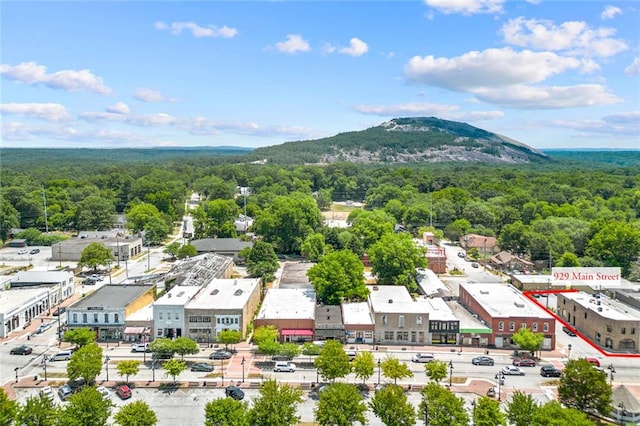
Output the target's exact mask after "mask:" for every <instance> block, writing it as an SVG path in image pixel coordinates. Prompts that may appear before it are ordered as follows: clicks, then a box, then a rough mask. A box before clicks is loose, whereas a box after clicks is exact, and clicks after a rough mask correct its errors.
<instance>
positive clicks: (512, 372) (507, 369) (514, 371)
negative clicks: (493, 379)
mask: <svg viewBox="0 0 640 426" xmlns="http://www.w3.org/2000/svg"><path fill="white" fill-rule="evenodd" d="M502 374H504V375H505V376H524V370H522V369H521V368H520V367H516V366H514V365H505V366H504V367H502Z"/></svg>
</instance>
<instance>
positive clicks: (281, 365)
mask: <svg viewBox="0 0 640 426" xmlns="http://www.w3.org/2000/svg"><path fill="white" fill-rule="evenodd" d="M273 371H275V372H276V373H277V372H279V371H285V372H288V373H293V372H295V371H296V365H295V364H294V363H292V362H276V365H275V367H273Z"/></svg>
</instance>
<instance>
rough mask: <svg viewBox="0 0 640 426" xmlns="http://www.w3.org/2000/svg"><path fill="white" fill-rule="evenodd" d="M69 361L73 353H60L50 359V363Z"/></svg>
mask: <svg viewBox="0 0 640 426" xmlns="http://www.w3.org/2000/svg"><path fill="white" fill-rule="evenodd" d="M69 359H71V351H60V352H58V353H57V354H55V355H54V356H52V357H51V358H49V361H69Z"/></svg>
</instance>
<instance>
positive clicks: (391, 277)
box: [368, 233, 427, 291]
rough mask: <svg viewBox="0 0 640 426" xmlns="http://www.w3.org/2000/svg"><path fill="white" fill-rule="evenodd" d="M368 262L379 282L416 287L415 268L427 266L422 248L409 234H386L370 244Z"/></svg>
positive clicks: (410, 288) (408, 287)
mask: <svg viewBox="0 0 640 426" xmlns="http://www.w3.org/2000/svg"><path fill="white" fill-rule="evenodd" d="M368 254H369V262H370V263H371V267H372V272H373V274H374V275H375V276H376V277H377V279H378V283H379V284H394V285H403V286H405V287H407V289H408V290H409V291H414V290H415V289H416V288H417V286H418V285H417V281H416V270H417V269H418V268H424V267H426V266H427V260H426V257H425V251H424V248H422V247H419V246H417V245H416V244H415V243H414V242H413V239H412V238H411V235H409V234H405V233H402V234H386V235H384V236H382V238H380V240H379V241H378V242H377V243H375V244H374V245H372V246H371V247H370V248H369V250H368Z"/></svg>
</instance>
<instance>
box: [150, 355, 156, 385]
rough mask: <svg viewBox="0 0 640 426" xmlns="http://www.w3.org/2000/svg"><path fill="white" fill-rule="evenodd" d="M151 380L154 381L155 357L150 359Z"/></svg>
mask: <svg viewBox="0 0 640 426" xmlns="http://www.w3.org/2000/svg"><path fill="white" fill-rule="evenodd" d="M151 381H152V382H155V381H156V360H155V359H152V360H151Z"/></svg>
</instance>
